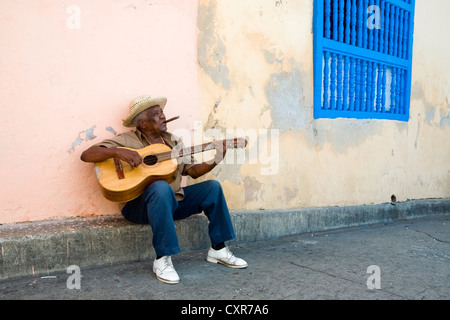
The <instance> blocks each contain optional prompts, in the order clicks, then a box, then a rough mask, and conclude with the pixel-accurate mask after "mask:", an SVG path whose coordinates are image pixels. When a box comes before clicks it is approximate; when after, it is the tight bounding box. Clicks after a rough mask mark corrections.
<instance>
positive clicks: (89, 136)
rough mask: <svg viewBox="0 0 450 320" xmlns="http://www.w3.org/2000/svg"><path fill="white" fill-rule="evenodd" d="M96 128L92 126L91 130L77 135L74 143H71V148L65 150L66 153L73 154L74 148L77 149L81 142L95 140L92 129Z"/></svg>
mask: <svg viewBox="0 0 450 320" xmlns="http://www.w3.org/2000/svg"><path fill="white" fill-rule="evenodd" d="M96 127H97V126H95V125H93V126H92V127H91V128H89V129H87V130H84V131H81V132H80V133H79V134H78V137H77V138H76V139H75V141H74V142H72V147H71V148H70V149H69V150H67V153H69V154H70V153H72V152H74V151H75V148H76V147H78V146H79V145H81V144H82V143H83V142H85V141H91V140H94V139H95V138H97V136H96V135H94V129H95V128H96Z"/></svg>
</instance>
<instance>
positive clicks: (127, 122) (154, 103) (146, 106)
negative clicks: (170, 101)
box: [123, 97, 167, 127]
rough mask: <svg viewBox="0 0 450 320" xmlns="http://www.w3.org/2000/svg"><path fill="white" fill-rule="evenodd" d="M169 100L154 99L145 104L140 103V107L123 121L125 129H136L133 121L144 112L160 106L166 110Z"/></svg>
mask: <svg viewBox="0 0 450 320" xmlns="http://www.w3.org/2000/svg"><path fill="white" fill-rule="evenodd" d="M166 103H167V99H166V98H164V97H159V98H152V99H148V100H145V101H143V102H138V105H137V106H136V107H135V108H133V111H132V112H130V114H129V115H128V117H127V118H126V119H125V120H123V125H124V127H134V124H133V119H134V118H135V117H136V116H137V115H138V114H139V113H141V112H142V111H145V110H147V109H149V108H151V107H155V106H159V107H160V108H161V109H164V107H165V106H166Z"/></svg>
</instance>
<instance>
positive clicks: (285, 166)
mask: <svg viewBox="0 0 450 320" xmlns="http://www.w3.org/2000/svg"><path fill="white" fill-rule="evenodd" d="M445 9H447V10H445ZM448 9H450V4H449V3H448V1H444V0H439V1H433V2H432V3H431V2H429V1H425V0H417V1H416V27H415V43H414V65H413V88H412V89H413V90H412V91H413V92H412V102H411V118H410V121H409V122H408V123H403V122H396V121H384V120H353V119H336V120H328V119H320V120H315V119H314V117H313V105H314V101H313V56H312V55H313V52H312V51H313V49H312V41H313V35H312V16H313V1H312V0H279V1H275V0H261V1H239V0H228V1H213V0H200V1H199V15H198V62H199V72H198V78H199V88H200V106H201V112H200V117H201V120H202V124H203V127H204V129H205V130H206V129H209V128H216V129H219V130H222V131H223V132H225V131H226V130H227V129H228V130H230V129H238V128H240V129H242V131H243V132H255V131H258V130H260V129H261V128H263V129H267V130H269V131H270V130H278V132H279V143H278V144H279V148H278V150H279V154H278V155H279V166H278V170H277V171H276V173H274V174H271V175H264V174H261V167H264V166H265V165H264V164H263V163H262V162H261V161H260V159H259V158H258V157H256V163H255V162H253V163H251V162H252V161H253V160H255V157H253V158H252V157H251V156H249V157H248V158H247V162H246V163H244V164H234V165H233V166H221V167H218V168H217V169H216V170H215V172H213V175H214V176H215V177H217V178H218V179H219V180H220V181H221V182H222V183H223V185H224V190H225V193H226V195H227V198H228V199H229V205H230V207H231V208H232V209H252V210H253V209H286V208H297V207H315V206H336V205H337V206H344V205H364V204H373V203H384V202H388V201H390V196H391V195H392V194H395V195H396V196H397V200H398V201H405V200H407V199H420V198H448V197H450V139H449V134H450V126H449V124H450V106H449V97H450V76H449V75H450V60H449V59H448V56H449V49H450V45H449V44H448V43H445V42H442V41H440V40H439V39H443V38H446V36H447V37H448V33H449V30H450V21H449V19H447V17H446V16H445V15H446V12H448ZM443 33H444V34H443ZM258 132H259V131H258ZM267 142H268V143H269V144H273V143H276V139H271V138H270V137H268V139H267ZM260 147H261V141H260V139H259V138H258V136H256V137H253V139H250V143H249V150H254V149H255V148H260Z"/></svg>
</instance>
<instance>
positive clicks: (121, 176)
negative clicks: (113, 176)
mask: <svg viewBox="0 0 450 320" xmlns="http://www.w3.org/2000/svg"><path fill="white" fill-rule="evenodd" d="M114 165H115V166H116V172H117V178H119V180H122V179H125V175H124V173H123V167H122V162H120V159H119V158H114Z"/></svg>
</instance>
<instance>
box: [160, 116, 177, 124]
mask: <svg viewBox="0 0 450 320" xmlns="http://www.w3.org/2000/svg"><path fill="white" fill-rule="evenodd" d="M177 119H180V116H176V117H173V118H170V119H169V120H166V121H164V122H163V123H169V122H172V121H173V120H177Z"/></svg>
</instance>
